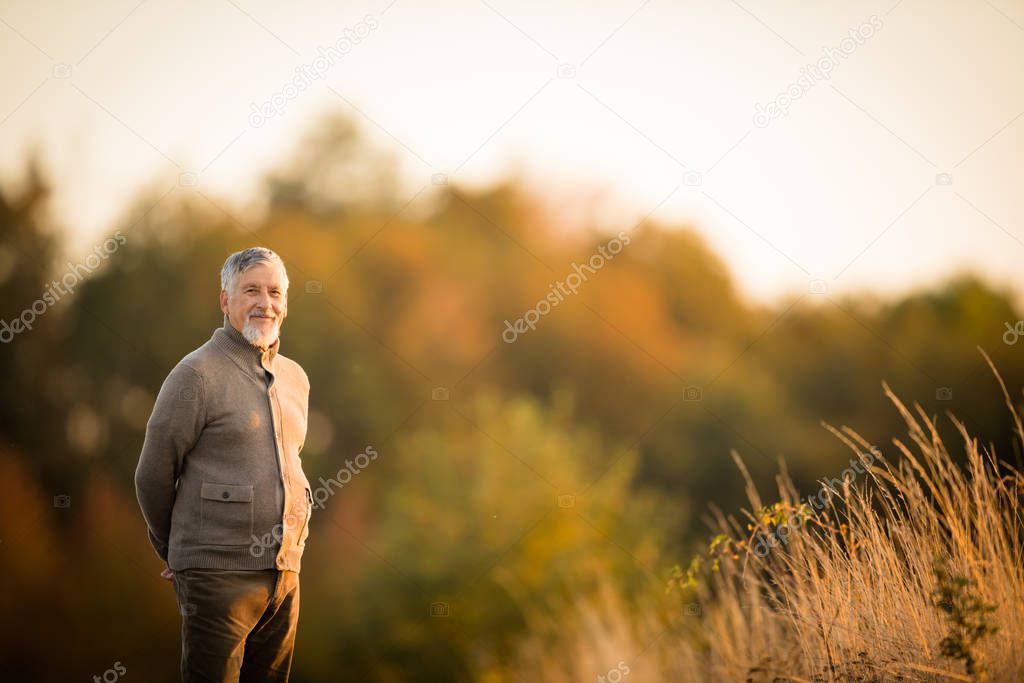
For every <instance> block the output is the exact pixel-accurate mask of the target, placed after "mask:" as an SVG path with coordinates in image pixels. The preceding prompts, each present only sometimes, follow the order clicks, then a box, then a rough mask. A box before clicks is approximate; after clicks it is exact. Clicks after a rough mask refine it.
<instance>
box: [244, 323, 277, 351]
mask: <svg viewBox="0 0 1024 683" xmlns="http://www.w3.org/2000/svg"><path fill="white" fill-rule="evenodd" d="M280 331H281V321H280V319H279V318H275V319H274V327H273V329H271V330H270V331H269V332H266V333H264V332H263V331H262V330H260V329H258V328H257V327H256V326H255V325H253V324H252V318H246V319H245V325H243V326H242V336H243V337H245V338H246V339H247V340H248V341H249V343H250V344H252V345H253V346H258V347H259V348H261V349H268V348H270V346H271V345H272V344H273V343H274V342H275V341H277V337H278V335H279V334H280Z"/></svg>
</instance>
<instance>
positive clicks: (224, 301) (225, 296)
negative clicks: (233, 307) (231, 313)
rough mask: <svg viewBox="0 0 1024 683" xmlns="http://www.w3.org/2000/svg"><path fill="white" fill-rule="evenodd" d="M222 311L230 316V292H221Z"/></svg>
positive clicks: (224, 290)
mask: <svg viewBox="0 0 1024 683" xmlns="http://www.w3.org/2000/svg"><path fill="white" fill-rule="evenodd" d="M220 310H221V311H223V312H224V315H227V314H228V290H226V289H222V290H220Z"/></svg>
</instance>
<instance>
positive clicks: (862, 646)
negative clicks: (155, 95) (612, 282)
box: [513, 352, 1024, 683]
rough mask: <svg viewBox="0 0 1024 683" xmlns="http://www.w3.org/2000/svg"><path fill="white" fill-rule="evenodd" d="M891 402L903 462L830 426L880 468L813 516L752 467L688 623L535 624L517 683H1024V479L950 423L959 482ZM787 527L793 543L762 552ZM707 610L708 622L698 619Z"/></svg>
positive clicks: (616, 614)
mask: <svg viewBox="0 0 1024 683" xmlns="http://www.w3.org/2000/svg"><path fill="white" fill-rule="evenodd" d="M982 354H983V355H984V352H982ZM985 359H986V361H988V356H985ZM989 365H990V366H991V361H989ZM993 372H994V373H995V376H996V378H997V379H998V381H999V384H1000V386H1001V387H1002V390H1003V394H1004V396H1005V397H1006V404H1007V407H1008V408H1009V409H1010V411H1011V413H1012V414H1013V419H1014V421H1015V426H1016V432H1017V436H1018V437H1019V438H1020V439H1021V441H1022V443H1024V429H1022V427H1021V422H1020V419H1019V417H1018V415H1017V412H1016V411H1015V409H1014V407H1013V404H1012V402H1011V400H1010V397H1009V395H1008V394H1007V392H1006V389H1005V386H1003V382H1002V379H1001V378H1000V377H999V375H998V373H997V372H996V371H995V368H994V367H993ZM885 392H886V394H887V396H888V397H889V399H890V400H891V401H892V403H893V404H894V405H895V407H896V408H897V409H898V410H899V411H900V413H901V415H902V417H903V419H904V420H905V422H906V425H907V427H908V438H903V439H894V440H893V444H894V446H895V447H896V449H897V451H894V453H893V457H892V458H891V461H890V459H889V458H886V457H884V456H883V455H882V454H881V452H880V451H879V450H878V449H876V448H875V447H874V446H873V445H872V444H869V443H867V442H866V441H865V440H864V439H863V438H861V437H860V435H858V434H857V433H856V432H855V431H853V430H852V429H849V428H845V427H844V428H842V429H834V428H832V427H828V426H827V425H826V426H827V427H828V428H829V429H830V430H832V431H833V433H835V435H836V436H837V437H838V438H839V439H841V440H842V441H843V442H844V443H845V444H847V445H848V446H849V447H850V449H851V450H852V451H853V452H854V453H855V454H857V455H858V456H859V455H860V454H862V453H864V452H866V451H870V452H872V453H874V454H875V455H876V457H875V458H874V463H873V465H872V466H870V467H868V468H866V470H865V471H864V474H863V475H861V476H859V477H857V478H856V479H855V480H853V481H849V480H848V481H845V482H844V483H842V484H841V485H839V486H837V487H835V488H834V490H833V494H832V495H831V496H830V497H829V498H828V501H827V504H826V505H825V506H824V507H823V509H820V510H816V509H814V508H812V507H808V506H807V505H803V506H801V503H802V502H805V501H801V500H800V498H799V495H798V493H797V491H796V490H795V488H794V486H793V484H792V482H791V480H790V479H789V477H788V476H787V475H786V473H785V471H783V472H782V474H780V475H779V476H778V477H777V483H778V493H779V502H777V503H774V504H772V505H771V506H767V507H766V506H765V505H764V504H763V503H762V501H761V498H760V496H759V495H758V492H757V491H756V489H755V488H754V486H753V484H752V482H751V481H750V478H749V476H747V474H746V470H745V468H743V467H742V463H741V462H740V467H741V471H742V472H743V474H744V476H745V477H746V479H747V484H748V488H747V493H748V497H749V500H750V505H751V508H750V510H749V511H744V515H743V519H742V521H741V520H738V519H736V518H733V517H728V516H725V515H722V514H716V525H717V527H718V531H719V532H720V535H719V536H718V537H717V541H716V542H714V543H713V544H712V548H710V549H709V553H707V554H705V555H704V556H703V561H700V560H698V562H696V563H695V564H693V565H692V566H691V571H690V572H688V573H686V572H678V573H677V576H676V578H675V580H674V581H673V585H674V589H673V595H672V597H673V601H674V605H675V611H676V614H675V615H672V614H670V613H669V612H666V611H664V610H659V609H657V608H651V607H648V608H641V609H637V608H635V607H627V606H626V604H625V601H624V600H621V599H618V598H616V597H615V596H614V595H612V594H609V593H608V591H603V592H602V593H600V594H599V596H598V597H599V600H594V601H589V600H587V599H586V597H585V596H581V599H580V601H578V604H577V608H576V610H575V614H576V615H577V617H578V618H569V619H568V620H567V621H566V620H565V619H564V617H563V619H562V620H560V623H558V624H554V623H551V624H548V626H547V628H545V627H544V626H543V625H542V624H534V626H535V627H536V628H537V629H538V630H539V631H543V632H544V633H545V634H546V635H545V636H544V639H543V641H540V640H539V639H538V638H534V639H533V640H532V641H531V642H528V643H526V644H525V646H524V648H523V651H522V652H523V656H522V658H521V661H520V662H519V663H518V673H517V674H514V675H513V678H514V679H515V680H519V679H520V678H523V679H524V678H526V676H527V675H529V676H530V677H531V678H533V679H534V680H546V681H563V680H565V681H568V680H597V678H596V676H597V675H598V674H603V673H604V669H603V668H602V667H608V666H610V664H611V663H614V662H618V661H619V660H626V663H627V664H628V665H630V667H631V669H630V671H631V673H630V674H629V675H627V676H625V677H623V678H622V680H624V681H636V682H638V683H639V682H640V681H658V680H672V681H687V680H693V681H949V680H964V681H973V680H990V681H1019V680H1024V647H1021V645H1022V644H1024V552H1022V550H1024V544H1022V538H1024V519H1022V514H1021V513H1022V509H1021V503H1022V500H1024V475H1022V473H1021V472H1019V471H1017V470H1015V469H1014V468H1012V467H1011V466H1010V465H1008V464H1007V463H1005V462H1002V463H1001V462H1000V461H998V460H997V457H996V454H994V453H992V452H991V451H990V450H988V449H985V448H983V447H980V446H979V444H978V443H977V441H976V440H975V439H973V438H972V437H971V436H970V434H969V433H968V430H967V428H966V427H965V426H964V425H963V424H962V423H961V422H960V421H959V420H957V419H956V418H955V417H954V416H952V415H949V416H948V418H949V419H950V420H951V421H952V424H954V425H955V426H956V428H957V430H958V431H959V434H960V437H961V440H962V445H963V447H964V449H965V453H966V464H965V465H964V466H963V467H959V466H957V465H956V464H955V463H954V459H953V458H952V457H951V455H950V452H949V451H948V450H947V447H946V445H945V444H943V443H942V441H941V439H940V438H939V435H938V432H937V430H936V424H935V420H934V418H931V417H929V416H928V415H927V414H926V413H925V412H924V411H923V410H922V409H921V407H920V406H919V405H917V404H914V406H913V409H912V410H911V409H908V408H907V407H906V406H905V405H904V404H903V403H902V402H901V401H900V400H899V398H897V397H896V396H895V395H894V394H893V393H892V391H890V389H889V387H888V386H885ZM737 461H738V462H739V460H738V458H737ZM783 527H786V530H787V531H788V532H789V533H788V535H786V536H785V541H784V542H782V543H779V544H777V545H776V546H775V547H773V548H771V549H770V550H769V551H768V552H761V553H759V552H755V551H754V550H753V548H756V547H762V548H763V547H764V546H759V544H758V542H757V541H758V539H761V540H763V539H765V538H767V537H769V536H775V537H776V538H778V537H780V534H779V530H780V529H782V528H783ZM715 560H717V569H713V568H712V564H714V563H715ZM943 591H944V592H943ZM694 600H697V601H699V603H700V604H701V605H702V608H701V613H702V614H701V616H700V617H699V618H696V617H690V618H688V619H687V618H686V617H685V615H684V614H683V609H682V605H685V604H688V603H692V602H693V601H694ZM943 607H945V609H943ZM673 616H674V617H675V618H673ZM993 629H994V632H993ZM536 632H537V631H535V633H536ZM552 634H557V635H556V637H555V638H554V639H552ZM638 653H642V654H638ZM631 658H632V661H631ZM579 665H582V666H579ZM539 672H546V673H547V675H542V674H540V673H539Z"/></svg>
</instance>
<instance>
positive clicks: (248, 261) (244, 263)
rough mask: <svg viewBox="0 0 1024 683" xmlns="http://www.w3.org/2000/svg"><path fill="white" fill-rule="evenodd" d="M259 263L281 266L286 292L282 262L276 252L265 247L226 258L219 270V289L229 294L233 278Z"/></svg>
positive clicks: (251, 249)
mask: <svg viewBox="0 0 1024 683" xmlns="http://www.w3.org/2000/svg"><path fill="white" fill-rule="evenodd" d="M260 263H276V264H278V265H279V266H281V273H282V274H283V275H284V291H285V292H287V291H288V271H287V270H285V267H284V261H282V260H281V257H280V256H278V255H277V252H275V251H274V250H272V249H267V248H266V247H249V248H248V249H243V250H242V251H236V252H235V253H234V254H232V255H231V256H228V259H227V261H225V262H224V267H223V268H221V269H220V288H221V289H226V290H227V291H228V292H230V291H231V290H232V287H234V286H235V278H236V277H237V276H238V275H239V274H241V273H244V272H245V271H247V270H249V269H250V268H252V267H253V266H255V265H257V264H260Z"/></svg>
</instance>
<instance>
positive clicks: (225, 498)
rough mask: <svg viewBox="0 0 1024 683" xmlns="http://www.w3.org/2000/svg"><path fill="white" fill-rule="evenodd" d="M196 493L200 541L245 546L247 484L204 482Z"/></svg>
mask: <svg viewBox="0 0 1024 683" xmlns="http://www.w3.org/2000/svg"><path fill="white" fill-rule="evenodd" d="M199 496H200V517H201V521H200V527H199V542H200V543H203V544H208V545H248V544H249V543H250V542H251V540H252V538H251V537H252V526H253V522H252V519H253V510H252V485H251V484H216V483H212V482H207V481H204V482H203V486H202V489H201V491H200V494H199Z"/></svg>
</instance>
